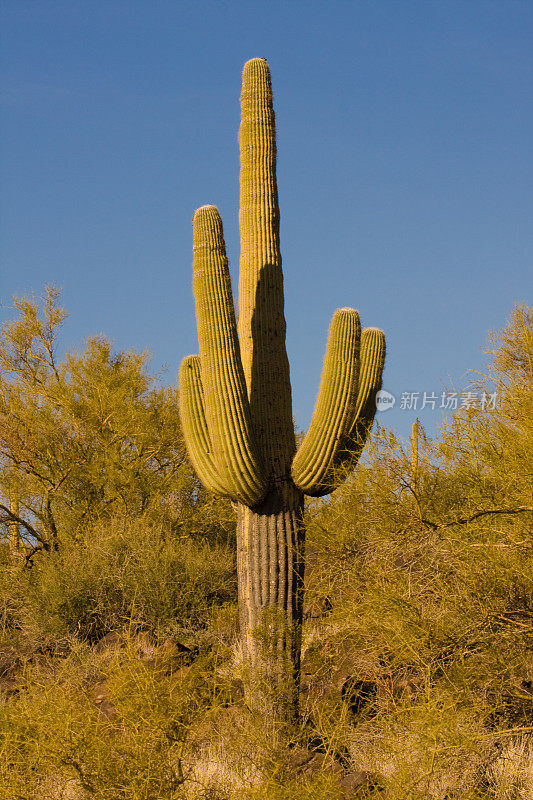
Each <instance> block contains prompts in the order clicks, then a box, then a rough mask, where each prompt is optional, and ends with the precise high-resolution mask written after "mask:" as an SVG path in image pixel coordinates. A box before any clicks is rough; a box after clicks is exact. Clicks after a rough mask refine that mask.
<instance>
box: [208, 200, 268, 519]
mask: <svg viewBox="0 0 533 800" xmlns="http://www.w3.org/2000/svg"><path fill="white" fill-rule="evenodd" d="M193 233H194V243H193V252H194V259H193V289H194V297H195V301H196V319H197V323H198V342H199V346H200V366H201V377H202V384H203V387H204V403H205V418H206V422H207V429H208V431H209V437H210V440H211V444H212V452H213V460H214V463H215V465H216V468H217V473H218V478H219V481H220V483H221V484H222V485H223V486H224V487H226V491H227V494H228V495H229V497H231V498H232V500H236V501H237V502H240V503H244V504H245V505H248V506H254V505H256V504H257V503H258V502H259V501H260V500H262V499H263V497H264V495H265V493H266V491H267V488H268V486H267V481H266V479H265V477H264V473H263V469H262V466H261V463H260V460H259V456H258V454H257V448H256V447H255V443H254V441H253V438H252V432H251V421H250V406H249V402H248V395H247V391H246V383H245V380H244V373H243V369H242V364H241V357H240V351H239V340H238V338H237V326H236V322H235V309H234V305H233V296H232V292H231V280H230V276H229V270H228V260H227V258H226V247H225V244H224V237H223V232H222V220H221V219H220V215H219V213H218V211H217V209H216V208H215V207H214V206H203V207H202V208H200V209H198V211H196V213H195V215H194V217H193Z"/></svg>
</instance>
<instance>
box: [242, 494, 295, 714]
mask: <svg viewBox="0 0 533 800" xmlns="http://www.w3.org/2000/svg"><path fill="white" fill-rule="evenodd" d="M302 516H303V494H302V493H301V492H299V491H298V490H297V489H296V488H295V487H292V486H290V485H286V486H285V487H284V489H282V490H281V491H279V490H277V491H274V492H271V493H270V494H269V495H268V496H267V497H266V499H265V500H264V501H263V502H262V503H261V504H260V505H259V506H257V507H256V508H254V509H251V508H248V507H247V506H244V505H239V507H238V519H237V574H238V585H239V608H240V629H241V636H242V647H243V651H244V655H245V658H246V660H247V662H248V664H249V666H250V668H251V670H250V674H249V675H248V676H247V682H246V687H245V690H246V694H247V700H248V704H249V705H250V707H254V708H256V709H257V708H261V710H262V711H263V712H267V713H268V714H270V715H271V716H272V715H273V716H275V717H277V718H285V719H288V720H289V721H290V719H291V718H293V717H296V715H297V710H298V687H299V678H300V644H301V628H302V598H303V577H304V576H303V573H304V535H305V532H304V527H303V524H302Z"/></svg>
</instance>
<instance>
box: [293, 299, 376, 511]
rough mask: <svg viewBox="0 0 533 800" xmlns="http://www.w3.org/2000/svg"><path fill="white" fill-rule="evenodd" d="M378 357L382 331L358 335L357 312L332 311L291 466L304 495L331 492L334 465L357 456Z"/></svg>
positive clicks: (368, 421)
mask: <svg viewBox="0 0 533 800" xmlns="http://www.w3.org/2000/svg"><path fill="white" fill-rule="evenodd" d="M359 338H360V349H359ZM384 360H385V337H384V335H383V333H382V332H381V331H379V330H377V329H376V328H366V329H365V330H364V331H363V333H362V335H361V336H360V326H359V317H358V315H357V312H356V311H353V310H352V309H340V311H337V312H336V313H335V315H334V317H333V320H332V322H331V326H330V333H329V338H328V347H327V350H326V357H325V359H324V368H323V371H322V378H321V382H320V389H319V393H318V399H317V403H316V407H315V411H314V414H313V418H312V420H311V425H310V427H309V431H308V432H307V435H306V436H305V438H304V440H303V442H302V444H301V445H300V447H299V448H298V451H297V453H296V456H295V458H294V462H293V465H292V476H293V480H294V483H295V484H296V486H298V488H299V489H301V491H303V492H304V493H305V494H307V495H310V496H312V497H320V496H322V495H325V494H329V493H330V492H332V491H333V489H335V488H336V487H337V486H338V485H339V484H340V483H341V482H342V480H343V479H344V476H343V475H342V474H341V473H340V468H341V467H342V466H343V465H344V464H345V463H346V462H350V466H353V463H354V460H356V459H357V458H359V456H360V455H361V452H362V450H363V447H364V444H365V441H366V438H367V436H368V433H369V431H370V428H371V427H372V422H373V419H374V414H375V410H376V403H375V397H376V392H377V391H378V389H379V388H380V386H381V375H382V372H383V364H384Z"/></svg>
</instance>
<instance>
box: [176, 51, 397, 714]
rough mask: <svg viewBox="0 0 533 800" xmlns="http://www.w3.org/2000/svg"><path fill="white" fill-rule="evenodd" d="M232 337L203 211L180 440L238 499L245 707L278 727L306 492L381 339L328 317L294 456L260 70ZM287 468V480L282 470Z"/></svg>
mask: <svg viewBox="0 0 533 800" xmlns="http://www.w3.org/2000/svg"><path fill="white" fill-rule="evenodd" d="M241 113H242V117H241V127H240V131H239V143H240V154H241V176H240V185H241V207H240V213H239V222H240V230H241V269H240V277H239V323H238V335H237V325H236V322H235V310H234V305H233V297H232V292H231V281H230V276H229V271H228V263H227V258H226V251H225V245H224V238H223V233H222V222H221V220H220V217H219V215H218V211H217V210H216V208H215V207H214V206H204V207H203V208H200V209H199V210H198V211H197V212H196V214H195V215H194V219H193V231H194V264H193V267H194V281H193V286H194V296H195V300H196V316H197V321H198V341H199V348H200V355H199V357H197V356H189V357H188V358H187V359H185V361H184V362H183V365H182V368H181V372H180V403H181V418H182V426H183V432H184V436H185V441H186V444H187V448H188V451H189V454H190V457H191V461H192V463H193V465H194V467H195V469H196V471H197V472H198V475H199V477H200V478H201V480H202V481H203V483H204V484H205V486H206V487H207V488H208V489H210V490H211V491H213V492H215V493H217V494H222V495H226V496H228V497H230V498H231V499H233V500H235V501H237V516H238V519H237V572H238V586H239V605H240V621H241V632H242V637H243V650H244V653H245V655H246V658H247V661H248V664H249V665H250V666H251V667H252V669H251V675H250V680H249V682H248V684H247V698H248V701H249V702H250V703H253V704H254V706H255V708H256V709H257V708H261V709H262V710H268V711H269V713H271V714H273V715H275V716H276V717H277V718H278V719H279V720H283V719H285V721H288V720H290V719H291V718H293V716H294V714H295V712H296V709H297V701H298V668H299V658H300V638H301V623H302V593H303V554H304V529H303V525H302V517H303V498H304V492H305V493H306V494H309V495H321V494H325V493H327V492H329V491H332V490H333V489H334V488H335V486H336V485H338V482H339V467H341V466H343V465H344V464H346V463H347V462H348V461H349V459H353V458H357V457H358V456H359V454H360V452H361V450H362V448H363V445H364V442H365V439H366V436H367V434H368V431H369V430H370V426H371V425H372V420H373V418H374V413H375V410H376V405H375V396H376V392H377V390H378V389H379V387H380V386H381V373H382V370H383V362H384V358H385V339H384V336H383V333H382V332H381V331H378V330H377V329H375V328H367V329H366V330H364V331H363V333H362V334H361V325H360V322H359V316H358V314H357V312H356V311H354V310H353V309H349V308H344V309H340V310H339V311H337V312H336V313H335V315H334V317H333V320H332V323H331V326H330V333H329V339H328V345H327V350H326V357H325V361H324V369H323V373H322V380H321V384H320V390H319V394H318V400H317V404H316V409H315V413H314V415H313V420H312V422H311V426H310V428H309V432H308V433H307V436H306V437H305V439H304V441H303V443H302V444H301V446H300V448H299V450H298V452H297V453H296V456H295V451H296V442H295V436H294V428H293V421H292V410H291V385H290V376H289V363H288V359H287V353H286V350H285V317H284V311H283V275H282V271H281V255H280V245H279V209H278V195H277V186H276V132H275V125H274V110H273V104H272V86H271V82H270V72H269V69H268V65H267V63H266V61H265V60H264V59H262V58H255V59H252V61H249V62H248V63H247V64H245V66H244V71H243V84H242V94H241ZM291 467H292V472H291Z"/></svg>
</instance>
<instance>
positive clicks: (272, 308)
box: [238, 58, 296, 483]
mask: <svg viewBox="0 0 533 800" xmlns="http://www.w3.org/2000/svg"><path fill="white" fill-rule="evenodd" d="M239 144H240V154H241V171H240V193H241V203H240V211H239V224H240V231H241V259H240V274H239V326H238V327H239V339H240V345H241V357H242V364H243V369H244V375H245V379H246V384H247V388H248V396H249V398H250V408H251V415H252V426H253V431H254V436H255V439H256V441H257V444H258V448H259V451H260V454H261V456H262V459H263V463H264V464H265V466H266V468H267V469H268V471H269V474H270V478H271V480H272V481H273V482H274V483H279V482H280V481H281V482H283V481H285V480H288V479H289V475H290V464H291V461H292V457H293V455H294V451H295V449H296V444H295V438H294V426H293V421H292V403H291V384H290V375H289V361H288V358H287V353H286V350H285V327H286V326H285V317H284V311H283V302H284V301H283V274H282V270H281V254H280V243H279V207H278V192H277V185H276V130H275V124H274V110H273V105H272V85H271V81H270V71H269V68H268V64H267V62H266V61H265V60H264V59H263V58H254V59H252V60H251V61H248V62H247V63H246V64H245V65H244V70H243V77H242V94H241V126H240V130H239Z"/></svg>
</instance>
